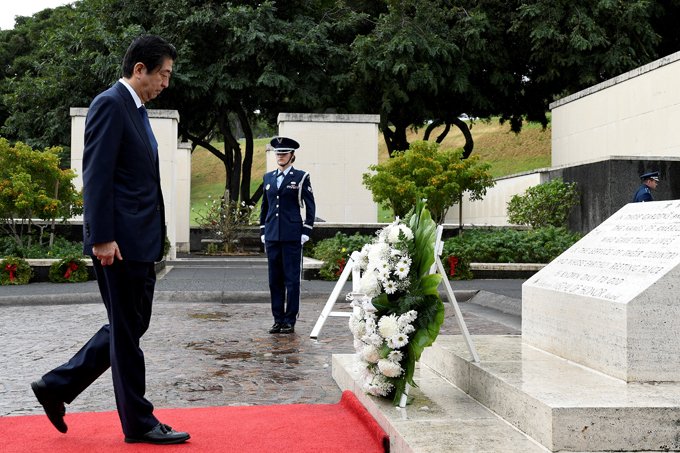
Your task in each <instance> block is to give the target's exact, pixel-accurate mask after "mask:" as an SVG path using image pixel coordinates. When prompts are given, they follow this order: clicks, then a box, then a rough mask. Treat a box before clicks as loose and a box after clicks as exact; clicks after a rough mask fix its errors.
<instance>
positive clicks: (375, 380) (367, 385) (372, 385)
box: [361, 374, 394, 396]
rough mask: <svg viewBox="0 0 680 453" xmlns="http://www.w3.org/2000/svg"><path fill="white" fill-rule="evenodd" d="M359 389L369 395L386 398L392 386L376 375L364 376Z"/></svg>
mask: <svg viewBox="0 0 680 453" xmlns="http://www.w3.org/2000/svg"><path fill="white" fill-rule="evenodd" d="M361 387H362V388H363V389H364V391H365V392H366V393H368V394H370V395H375V396H387V395H388V394H389V393H390V391H391V390H392V388H393V387H394V386H393V385H392V384H391V383H389V382H387V380H386V378H385V377H384V376H382V375H379V374H378V375H368V376H366V377H365V378H364V379H363V383H362V385H361Z"/></svg>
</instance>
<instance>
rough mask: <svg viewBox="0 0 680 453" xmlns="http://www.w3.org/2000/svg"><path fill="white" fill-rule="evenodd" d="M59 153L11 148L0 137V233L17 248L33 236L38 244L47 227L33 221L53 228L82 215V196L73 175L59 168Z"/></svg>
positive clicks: (28, 148) (29, 240)
mask: <svg viewBox="0 0 680 453" xmlns="http://www.w3.org/2000/svg"><path fill="white" fill-rule="evenodd" d="M60 151H61V149H60V148H47V149H45V150H44V151H38V150H33V149H31V147H30V146H28V145H25V144H23V143H21V142H17V143H15V144H14V146H11V145H10V143H9V142H8V141H7V140H6V139H4V138H2V137H0V231H3V232H4V233H6V234H7V235H9V236H10V237H11V238H13V239H14V241H16V243H17V246H19V247H22V246H25V245H30V244H31V241H32V240H33V239H34V237H36V238H37V239H38V242H39V243H42V241H43V230H44V229H45V228H47V224H41V223H37V222H35V220H34V219H42V220H46V221H48V223H52V225H53V224H54V222H55V221H56V220H57V219H63V220H65V219H68V218H70V217H72V216H73V215H76V214H80V213H81V212H82V196H81V194H80V192H78V191H76V189H75V186H74V185H73V182H72V180H73V179H74V178H75V177H76V174H75V173H74V172H73V170H71V169H67V170H63V169H61V168H59V152H60ZM36 231H37V232H38V235H37V236H35V233H36ZM50 234H52V233H50Z"/></svg>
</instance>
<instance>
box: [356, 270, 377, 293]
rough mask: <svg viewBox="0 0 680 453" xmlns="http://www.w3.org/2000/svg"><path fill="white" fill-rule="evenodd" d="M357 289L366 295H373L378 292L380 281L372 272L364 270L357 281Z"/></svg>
mask: <svg viewBox="0 0 680 453" xmlns="http://www.w3.org/2000/svg"><path fill="white" fill-rule="evenodd" d="M359 289H360V291H361V292H362V293H364V294H366V295H367V296H368V297H375V296H377V295H378V294H380V282H379V281H378V277H377V276H376V274H375V273H374V272H364V275H362V276H361V281H360V282H359Z"/></svg>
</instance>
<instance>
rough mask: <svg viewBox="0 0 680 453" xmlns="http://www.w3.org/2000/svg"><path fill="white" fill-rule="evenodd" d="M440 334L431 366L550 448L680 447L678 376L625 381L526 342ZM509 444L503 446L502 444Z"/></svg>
mask: <svg viewBox="0 0 680 453" xmlns="http://www.w3.org/2000/svg"><path fill="white" fill-rule="evenodd" d="M472 340H473V342H474V345H475V349H476V350H477V353H478V354H479V357H480V362H478V363H475V362H472V361H471V360H470V357H469V355H470V354H469V352H468V350H467V346H466V345H465V342H464V340H463V338H462V337H461V336H458V335H440V336H439V337H438V338H437V341H436V342H435V344H434V345H432V346H431V347H429V348H426V349H425V351H424V352H423V355H422V357H421V363H420V366H421V368H422V367H427V368H429V369H431V370H433V372H435V373H436V374H437V375H439V376H442V378H443V379H445V380H447V381H450V382H451V383H453V384H454V385H456V386H457V388H459V389H460V390H461V391H463V392H465V393H466V394H468V395H470V396H471V397H473V398H474V399H475V400H476V401H478V402H479V403H481V404H482V405H484V406H485V407H488V408H489V409H491V410H492V411H494V413H496V414H498V415H499V416H501V417H503V418H504V419H505V420H506V421H507V422H508V423H510V424H512V425H513V426H515V427H516V428H518V429H520V430H521V431H522V432H524V433H527V434H528V435H529V436H531V437H532V438H533V439H535V440H536V441H538V442H540V444H541V445H543V446H545V447H546V448H548V449H550V450H551V451H565V452H600V451H636V452H640V451H678V450H679V449H680V438H679V437H678V423H679V422H678V420H680V384H679V383H673V382H655V383H626V382H624V381H622V380H619V379H615V378H613V377H611V376H607V375H605V374H603V373H600V372H598V371H595V370H592V369H590V368H587V367H584V366H581V365H579V364H575V363H573V362H570V361H568V360H565V359H562V358H560V357H557V356H555V355H552V354H549V353H547V352H544V351H541V350H539V349H536V348H533V347H531V346H528V345H526V344H524V343H522V338H521V336H501V335H477V336H473V337H472ZM499 451H503V450H499Z"/></svg>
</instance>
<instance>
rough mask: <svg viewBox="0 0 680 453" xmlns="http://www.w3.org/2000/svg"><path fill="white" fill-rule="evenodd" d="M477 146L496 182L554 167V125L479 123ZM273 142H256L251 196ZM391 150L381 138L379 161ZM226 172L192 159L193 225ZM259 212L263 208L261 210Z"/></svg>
mask: <svg viewBox="0 0 680 453" xmlns="http://www.w3.org/2000/svg"><path fill="white" fill-rule="evenodd" d="M470 131H471V132H472V137H473V139H474V142H475V147H474V150H473V155H477V156H479V157H480V158H481V160H482V161H484V162H488V163H489V164H491V170H490V171H491V175H492V176H493V177H495V178H498V177H501V176H507V175H512V174H516V173H522V172H526V171H531V170H535V169H537V168H545V167H549V166H550V141H551V129H550V125H548V127H547V128H546V129H545V130H544V129H543V128H542V127H541V125H540V124H536V123H529V124H525V126H524V128H523V129H522V132H521V133H519V134H515V133H514V132H512V131H510V125H509V124H507V123H506V124H504V125H501V124H499V123H498V121H497V120H491V121H475V122H474V123H473V124H472V125H471V128H470ZM440 132H441V129H438V130H435V131H433V133H432V135H431V137H436V136H437V135H438V134H439V133H440ZM423 133H424V129H420V130H419V131H417V132H415V131H411V132H410V133H409V136H408V139H409V141H413V140H418V139H422V136H423ZM268 142H269V139H267V138H262V139H256V140H255V150H254V153H253V169H252V173H251V175H252V181H251V185H250V190H251V193H252V192H254V191H255V190H256V189H257V187H258V186H259V185H260V183H261V182H262V175H263V174H264V171H265V147H266V145H267V143H268ZM464 143H465V141H464V138H463V134H462V133H461V132H460V131H459V130H458V129H457V128H455V127H454V128H452V129H451V132H449V134H448V136H447V137H446V138H445V139H444V141H443V142H442V144H441V146H442V147H447V148H460V147H462V146H463V144H464ZM213 146H215V147H216V148H218V149H224V147H223V144H222V143H220V142H214V143H213ZM387 158H388V157H387V148H386V146H385V142H384V140H383V138H382V135H380V140H379V146H378V160H379V161H380V162H382V161H383V160H384V159H387ZM224 185H225V169H224V165H223V164H222V161H221V160H219V159H218V158H217V157H215V156H213V155H212V154H211V153H210V152H209V151H207V150H206V149H204V148H201V147H197V148H196V149H195V150H194V152H193V154H192V156H191V210H192V211H191V224H192V225H198V220H197V216H198V213H200V212H201V211H202V210H204V209H205V204H206V203H208V202H209V198H208V196H209V195H210V196H213V197H219V196H221V195H222V194H223V193H224ZM257 210H258V212H259V207H258V208H257ZM392 219H393V216H392V213H391V211H390V210H389V209H384V208H381V207H379V208H378V221H379V222H389V221H392Z"/></svg>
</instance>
